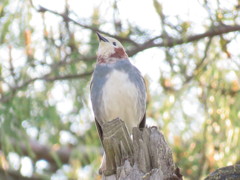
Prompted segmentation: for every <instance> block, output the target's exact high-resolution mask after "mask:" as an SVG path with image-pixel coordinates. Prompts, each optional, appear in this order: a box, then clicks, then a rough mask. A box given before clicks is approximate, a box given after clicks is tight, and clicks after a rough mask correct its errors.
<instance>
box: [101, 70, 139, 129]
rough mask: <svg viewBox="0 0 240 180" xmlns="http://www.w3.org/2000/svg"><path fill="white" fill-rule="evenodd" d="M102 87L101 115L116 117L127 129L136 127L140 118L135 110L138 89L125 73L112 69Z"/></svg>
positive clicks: (108, 117)
mask: <svg viewBox="0 0 240 180" xmlns="http://www.w3.org/2000/svg"><path fill="white" fill-rule="evenodd" d="M107 79H108V80H107V82H106V84H105V85H104V87H103V96H102V97H103V99H102V102H103V110H104V113H103V117H102V119H104V120H106V121H111V120H113V119H115V118H117V117H119V118H120V119H122V120H123V121H125V124H126V126H127V128H128V130H129V131H130V132H131V131H132V128H133V127H137V126H138V125H139V122H140V121H141V118H142V117H140V115H139V113H138V112H137V103H138V89H137V88H136V86H135V85H134V84H133V83H132V82H131V81H130V80H129V77H128V75H127V74H126V73H124V72H121V71H119V70H114V71H112V72H111V73H110V74H109V76H108V77H107Z"/></svg>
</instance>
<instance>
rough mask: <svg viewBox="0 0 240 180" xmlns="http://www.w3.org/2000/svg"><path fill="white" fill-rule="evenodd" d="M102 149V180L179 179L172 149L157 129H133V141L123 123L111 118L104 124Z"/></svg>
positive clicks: (179, 175)
mask: <svg viewBox="0 0 240 180" xmlns="http://www.w3.org/2000/svg"><path fill="white" fill-rule="evenodd" d="M103 147H104V150H105V153H106V170H104V171H103V178H102V179H103V180H165V179H176V180H178V179H182V175H181V174H180V172H179V169H178V168H175V165H174V162H173V158H172V151H171V148H170V147H169V146H168V145H167V143H166V141H165V139H164V136H163V134H162V133H161V132H160V131H159V130H158V129H157V127H146V128H144V129H143V130H139V128H134V129H133V140H132V139H131V137H130V135H129V133H128V130H127V128H126V126H125V124H124V122H123V121H122V120H120V119H118V118H117V119H114V120H112V121H110V122H107V123H105V124H104V125H103Z"/></svg>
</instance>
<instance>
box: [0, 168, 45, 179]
mask: <svg viewBox="0 0 240 180" xmlns="http://www.w3.org/2000/svg"><path fill="white" fill-rule="evenodd" d="M0 179H2V180H13V179H14V180H43V179H44V178H43V177H36V176H32V177H24V176H22V175H21V174H20V173H19V172H17V171H13V170H4V169H2V168H0Z"/></svg>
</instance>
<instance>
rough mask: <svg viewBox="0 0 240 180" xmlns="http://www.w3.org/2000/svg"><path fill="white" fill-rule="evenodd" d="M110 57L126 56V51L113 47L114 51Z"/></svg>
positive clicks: (121, 57)
mask: <svg viewBox="0 0 240 180" xmlns="http://www.w3.org/2000/svg"><path fill="white" fill-rule="evenodd" d="M110 57H112V58H120V59H123V58H127V54H126V52H125V51H124V50H123V48H115V49H114V53H113V54H111V56H110Z"/></svg>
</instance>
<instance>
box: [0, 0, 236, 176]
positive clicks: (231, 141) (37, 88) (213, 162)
mask: <svg viewBox="0 0 240 180" xmlns="http://www.w3.org/2000/svg"><path fill="white" fill-rule="evenodd" d="M239 12H240V1H239V0H229V1H226V0H211V1H210V0H181V1H179V0H168V1H164V0H142V1H139V0H131V1H128V0H105V1H103V0H99V1H97V0H88V1H79V0H32V1H30V0H1V1H0V179H1V180H2V179H3V180H5V179H6V180H12V179H14V180H16V179H19V180H22V179H23V180H28V179H33V180H34V179H51V180H65V179H66V180H67V179H72V180H75V179H76V180H77V179H80V180H82V179H83V180H92V179H100V176H98V168H99V165H100V163H101V155H102V153H103V149H102V147H101V144H100V141H99V138H98V134H97V131H96V129H95V124H94V117H93V113H92V110H91V103H90V98H89V87H90V79H91V74H92V72H93V69H94V66H95V63H96V51H97V48H98V39H97V36H96V31H98V32H100V33H103V34H105V35H107V36H112V37H114V38H117V39H118V40H119V41H121V42H122V43H123V45H124V46H125V47H126V50H127V53H128V54H129V57H130V59H131V61H132V63H133V64H134V65H135V66H137V67H138V68H139V70H140V71H141V72H142V74H143V76H144V78H145V80H146V82H147V87H148V102H147V124H148V125H155V126H158V127H159V128H160V129H161V131H162V132H163V133H164V135H165V138H166V140H167V142H168V143H169V145H170V146H171V148H172V150H173V155H174V161H175V162H176V164H177V165H178V166H179V167H180V168H181V172H182V174H183V175H184V177H185V179H203V178H204V177H205V176H206V175H207V174H209V173H210V172H212V171H213V170H215V169H217V168H220V167H223V166H227V165H232V164H236V163H239V162H240V148H239V147H240V140H239V137H240V100H239V99H240V58H239V57H240V33H239V31H240V16H239Z"/></svg>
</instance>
